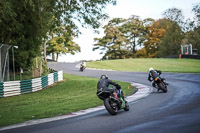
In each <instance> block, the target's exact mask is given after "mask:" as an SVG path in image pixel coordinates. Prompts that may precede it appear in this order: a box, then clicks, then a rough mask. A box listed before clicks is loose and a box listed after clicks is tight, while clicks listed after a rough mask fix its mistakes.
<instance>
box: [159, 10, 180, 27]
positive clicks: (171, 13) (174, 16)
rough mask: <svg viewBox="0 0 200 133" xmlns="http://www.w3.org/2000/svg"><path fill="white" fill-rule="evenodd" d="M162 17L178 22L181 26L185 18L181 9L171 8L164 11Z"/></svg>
mask: <svg viewBox="0 0 200 133" xmlns="http://www.w3.org/2000/svg"><path fill="white" fill-rule="evenodd" d="M162 15H163V17H164V18H165V19H169V20H171V21H173V22H176V23H177V24H179V25H182V24H183V19H184V16H183V13H182V10H181V9H177V8H169V9H167V10H166V11H164V12H163V14H162Z"/></svg>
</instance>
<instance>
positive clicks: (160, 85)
mask: <svg viewBox="0 0 200 133" xmlns="http://www.w3.org/2000/svg"><path fill="white" fill-rule="evenodd" d="M154 82H155V85H156V88H157V89H158V91H159V90H162V91H163V92H165V93H166V92H167V85H168V83H166V81H165V79H164V78H161V77H160V76H158V77H157V78H155V79H154Z"/></svg>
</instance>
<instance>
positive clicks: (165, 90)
mask: <svg viewBox="0 0 200 133" xmlns="http://www.w3.org/2000/svg"><path fill="white" fill-rule="evenodd" d="M158 86H159V88H160V89H161V90H162V91H163V92H164V93H166V92H167V86H166V85H165V84H164V83H163V82H161V83H159V84H158Z"/></svg>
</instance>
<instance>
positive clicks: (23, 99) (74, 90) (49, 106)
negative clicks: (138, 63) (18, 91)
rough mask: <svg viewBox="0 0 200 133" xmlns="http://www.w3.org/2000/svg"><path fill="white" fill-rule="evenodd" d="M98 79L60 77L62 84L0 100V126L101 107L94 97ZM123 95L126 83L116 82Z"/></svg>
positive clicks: (127, 90) (126, 92)
mask: <svg viewBox="0 0 200 133" xmlns="http://www.w3.org/2000/svg"><path fill="white" fill-rule="evenodd" d="M97 81H98V79H96V78H89V77H81V76H74V75H68V74H64V81H63V82H60V83H57V85H54V86H51V87H49V88H47V89H44V90H41V91H38V92H35V93H29V94H23V95H19V96H13V97H6V98H0V127H2V126H7V125H11V124H15V123H19V122H24V121H28V120H32V119H40V118H47V117H53V116H59V115H65V114H68V113H70V112H75V111H78V110H82V109H87V108H91V107H96V106H98V105H102V104H103V101H102V100H100V99H98V97H97V96H96V86H97ZM118 83H120V85H121V86H122V88H123V91H124V93H125V94H126V95H129V94H131V93H133V88H131V89H128V86H130V84H129V83H125V82H118Z"/></svg>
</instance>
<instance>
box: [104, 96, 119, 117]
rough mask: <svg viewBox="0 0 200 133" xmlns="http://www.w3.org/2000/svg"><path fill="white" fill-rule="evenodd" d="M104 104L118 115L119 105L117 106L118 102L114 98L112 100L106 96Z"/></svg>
mask: <svg viewBox="0 0 200 133" xmlns="http://www.w3.org/2000/svg"><path fill="white" fill-rule="evenodd" d="M104 106H105V108H106V110H107V111H108V112H109V113H110V114H111V115H116V114H117V112H118V107H117V103H115V102H114V101H113V100H111V99H110V98H106V99H105V100H104Z"/></svg>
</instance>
